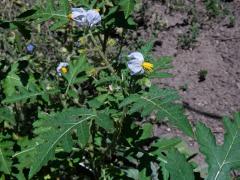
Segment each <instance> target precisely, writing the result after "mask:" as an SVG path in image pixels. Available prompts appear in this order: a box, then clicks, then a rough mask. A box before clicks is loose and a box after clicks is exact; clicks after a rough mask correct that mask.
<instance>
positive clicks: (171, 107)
mask: <svg viewBox="0 0 240 180" xmlns="http://www.w3.org/2000/svg"><path fill="white" fill-rule="evenodd" d="M178 99H179V96H178V94H177V92H176V91H175V90H172V89H160V88H158V87H157V86H151V87H150V89H149V91H148V92H141V93H139V94H132V95H130V96H129V97H127V98H125V99H124V100H123V102H122V103H121V104H120V108H121V107H124V106H130V107H129V110H128V113H129V114H133V113H135V112H139V113H141V115H142V116H144V117H145V116H149V115H151V113H152V112H155V113H156V115H157V119H158V120H163V119H165V118H167V119H168V120H169V121H170V122H171V123H172V124H173V125H175V126H177V127H178V128H179V129H181V130H182V131H183V132H184V133H186V134H187V135H189V136H193V132H192V127H191V125H190V123H189V121H188V120H187V118H186V116H185V115H184V113H183V108H182V106H181V105H180V104H177V103H176V102H175V101H176V100H178Z"/></svg>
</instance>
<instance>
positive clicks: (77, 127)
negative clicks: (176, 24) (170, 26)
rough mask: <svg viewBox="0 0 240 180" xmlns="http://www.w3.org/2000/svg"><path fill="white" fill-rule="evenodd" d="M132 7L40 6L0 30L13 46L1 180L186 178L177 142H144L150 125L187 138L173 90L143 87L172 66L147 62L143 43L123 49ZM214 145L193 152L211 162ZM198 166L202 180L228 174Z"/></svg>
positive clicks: (188, 169)
mask: <svg viewBox="0 0 240 180" xmlns="http://www.w3.org/2000/svg"><path fill="white" fill-rule="evenodd" d="M135 4H136V1H135V0H104V1H97V0H95V1H88V0H72V1H67V0H59V1H54V0H49V1H45V2H42V3H38V4H37V5H36V6H34V7H33V9H30V10H27V11H25V12H23V13H22V14H20V15H18V16H17V17H16V18H15V20H14V21H8V20H6V21H3V22H1V24H0V25H1V27H4V32H5V33H7V32H9V31H11V32H12V33H13V34H14V38H11V39H10V40H8V41H7V43H9V44H8V45H9V47H14V48H16V50H15V51H14V52H12V54H10V55H8V56H6V57H7V58H8V59H9V60H5V61H3V62H2V61H0V62H1V63H0V66H1V67H2V70H3V72H2V74H3V76H1V89H0V90H1V94H2V95H1V96H0V99H1V107H0V123H1V125H2V126H1V128H0V172H1V173H3V175H2V177H3V178H6V179H8V178H15V179H31V178H32V179H59V178H60V179H151V178H155V179H164V180H167V179H169V177H170V178H171V179H180V180H181V179H185V180H186V179H188V180H192V179H194V173H193V169H194V167H195V165H194V164H193V163H190V162H188V160H187V158H188V157H189V156H191V155H192V154H190V153H187V154H186V153H185V154H182V151H181V148H179V147H180V146H181V144H183V141H182V140H181V139H180V138H162V137H161V138H157V137H154V136H153V133H152V132H153V127H154V125H155V124H156V123H158V122H162V121H166V120H167V121H168V122H169V123H170V124H172V125H173V126H175V127H177V128H179V129H180V130H181V131H182V132H184V133H185V134H186V135H188V136H190V137H192V138H194V137H195V132H193V130H192V127H191V125H190V123H189V121H188V120H187V118H186V116H185V115H184V113H183V109H182V106H181V105H180V104H179V103H177V101H178V100H179V96H178V94H177V92H176V91H175V90H174V89H170V88H161V87H158V86H156V85H154V84H152V82H151V81H152V79H154V78H169V77H172V75H171V74H169V73H167V72H165V70H166V69H169V68H171V60H172V58H170V57H160V58H155V57H153V56H152V55H151V50H152V47H153V42H146V43H145V45H143V46H142V47H141V48H139V49H134V50H129V49H132V47H129V46H126V44H124V42H125V41H126V40H127V32H128V30H129V29H131V30H133V29H134V28H136V27H137V26H136V23H135V22H134V18H133V13H134V7H135ZM23 25H24V26H23ZM23 30H24V31H23ZM26 30H27V31H26ZM22 35H24V38H26V39H24V38H23V37H22ZM21 38H23V40H22V41H21ZM24 42H26V43H24ZM29 42H31V43H29ZM41 42H42V43H43V44H46V48H45V49H44V48H43V49H41V48H42V47H41V45H42V46H43V44H41ZM26 44H27V45H26ZM33 52H34V53H33ZM44 52H45V53H46V54H47V55H45V54H44ZM50 54H52V55H50ZM149 117H154V118H149ZM226 125H227V127H229V126H230V124H229V123H227V122H226ZM208 131H209V130H208V129H206V127H205V126H203V125H201V124H200V125H198V126H197V131H196V132H197V135H196V137H197V138H196V139H197V140H198V141H199V142H200V146H201V145H202V144H204V138H203V137H204V136H209V137H210V139H212V140H213V138H212V136H210V135H211V134H210V135H209V132H208ZM205 132H207V133H205ZM207 134H208V135H207ZM227 138H228V139H230V140H229V141H231V137H229V135H227ZM214 143H215V141H211V142H208V146H204V145H203V146H202V147H201V149H200V150H201V151H202V152H203V153H204V154H206V156H207V157H211V155H212V154H211V153H210V151H208V149H211V148H213V149H214V148H215V146H214V145H213V144H214ZM213 146H214V147H213ZM225 146H226V147H225ZM224 148H225V149H224V150H223V151H222V153H223V154H226V153H227V152H228V151H227V149H228V145H227V144H226V145H224ZM214 151H215V150H214ZM211 152H213V151H211ZM219 152H220V151H219ZM217 157H218V156H217ZM226 157H227V158H226V159H227V160H230V161H231V162H232V160H231V159H232V157H230V156H229V155H228V154H227V156H226ZM219 158H220V154H219ZM208 162H209V163H212V164H211V165H210V169H209V172H210V175H209V179H212V176H215V177H216V178H215V179H221V178H220V174H224V173H225V171H227V172H229V171H230V170H231V168H235V165H234V164H229V165H226V161H221V163H222V167H226V168H227V169H223V168H219V167H215V166H214V163H215V160H214V159H212V158H209V160H208ZM219 162H220V160H219ZM216 172H219V173H220V174H219V173H216ZM225 176H226V175H225ZM221 177H222V176H221ZM226 177H227V176H226Z"/></svg>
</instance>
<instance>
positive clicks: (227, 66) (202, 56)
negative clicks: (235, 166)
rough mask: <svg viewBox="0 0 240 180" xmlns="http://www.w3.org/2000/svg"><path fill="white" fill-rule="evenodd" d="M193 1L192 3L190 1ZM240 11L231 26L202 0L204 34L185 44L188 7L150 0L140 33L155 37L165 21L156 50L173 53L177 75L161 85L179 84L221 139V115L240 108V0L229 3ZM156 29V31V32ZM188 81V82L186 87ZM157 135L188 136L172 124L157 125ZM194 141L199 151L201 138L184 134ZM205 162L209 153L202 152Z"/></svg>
mask: <svg viewBox="0 0 240 180" xmlns="http://www.w3.org/2000/svg"><path fill="white" fill-rule="evenodd" d="M186 6H187V5H186ZM224 6H226V7H227V8H228V9H229V10H230V12H232V13H233V15H234V16H235V18H236V19H235V26H234V27H228V26H227V23H228V22H227V21H228V19H227V18H226V17H220V18H212V19H209V18H208V17H207V16H206V10H205V8H204V4H203V3H202V1H200V0H199V1H197V3H196V9H197V17H198V20H199V23H200V34H199V36H198V38H197V42H196V43H195V45H194V47H193V48H190V49H188V50H184V49H182V48H179V45H178V37H179V35H181V34H183V33H185V32H186V30H187V29H188V28H189V24H188V23H186V21H187V20H188V19H189V18H191V17H189V14H188V13H186V11H175V12H170V11H169V8H168V7H166V6H165V5H163V4H162V3H161V2H159V1H156V2H150V1H146V2H145V4H144V9H145V12H144V15H143V16H142V17H143V19H142V21H143V22H142V24H143V26H140V27H139V28H140V30H139V33H138V35H140V36H141V37H142V38H143V39H146V40H147V39H149V38H150V37H151V35H152V34H153V33H154V31H156V29H155V30H154V27H153V25H152V24H154V22H155V24H156V20H157V21H160V22H164V23H165V24H166V26H165V28H162V29H161V30H160V31H158V32H157V38H156V39H155V40H156V41H157V43H156V44H155V47H154V54H155V55H156V56H173V57H174V61H173V66H174V68H173V69H172V70H170V72H171V73H172V74H174V75H175V77H174V78H170V79H166V80H156V82H155V83H157V84H158V85H159V86H170V87H174V88H176V89H178V90H179V93H180V94H181V96H182V102H183V104H184V105H185V109H186V114H187V116H188V119H189V120H190V121H191V122H192V124H193V125H194V124H196V123H197V121H202V122H204V123H205V124H206V125H207V126H208V127H210V128H211V129H212V131H213V132H214V134H215V135H216V138H217V143H220V144H221V143H223V133H224V129H223V125H222V123H221V119H222V117H224V116H230V115H232V113H234V112H236V111H239V110H240V1H239V0H234V1H232V2H226V3H225V4H224ZM155 33H156V32H155ZM201 70H206V71H207V72H208V73H207V76H206V79H205V80H204V81H202V82H199V75H198V73H199V71H201ZM184 86H185V88H183V87H184ZM155 135H157V136H174V135H180V136H182V137H184V135H182V134H181V133H180V132H179V131H178V130H176V129H174V128H170V127H168V126H162V125H161V127H156V129H155ZM184 138H185V139H186V140H187V142H188V144H189V146H190V147H192V148H193V150H194V151H197V149H198V148H197V144H196V143H195V142H194V141H193V140H191V139H189V138H186V137H184ZM196 159H198V162H199V163H200V164H201V165H203V166H204V163H203V158H202V157H201V156H199V157H196Z"/></svg>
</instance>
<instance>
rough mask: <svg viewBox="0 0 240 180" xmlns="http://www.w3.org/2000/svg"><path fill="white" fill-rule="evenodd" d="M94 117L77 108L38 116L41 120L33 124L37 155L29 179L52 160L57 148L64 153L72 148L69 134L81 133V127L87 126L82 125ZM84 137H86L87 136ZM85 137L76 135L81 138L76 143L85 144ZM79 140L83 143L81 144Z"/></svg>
mask: <svg viewBox="0 0 240 180" xmlns="http://www.w3.org/2000/svg"><path fill="white" fill-rule="evenodd" d="M94 117H95V114H94V113H91V111H90V110H87V109H78V108H69V109H65V110H63V111H62V112H58V113H53V114H44V115H43V114H42V115H40V118H42V119H40V120H38V121H36V122H35V123H34V126H35V127H36V128H35V129H36V131H35V133H38V139H39V142H38V143H39V145H38V146H37V147H36V152H37V153H36V154H35V157H34V162H33V163H32V166H31V168H30V172H29V178H32V177H33V175H34V174H36V173H37V172H38V171H39V170H40V169H41V167H42V166H44V165H46V164H47V162H48V161H49V160H51V159H53V158H54V156H55V149H56V147H57V146H59V145H61V146H62V147H63V149H64V150H65V151H69V150H70V148H71V147H72V146H73V143H72V142H70V141H71V139H72V137H71V134H72V133H73V132H74V130H77V131H78V132H79V131H80V132H81V133H82V131H81V128H82V127H83V126H85V127H84V128H86V125H87V124H84V123H85V122H88V121H90V120H91V119H93V118H94ZM44 127H45V128H44ZM38 129H40V130H38ZM88 129H89V127H88ZM85 136H86V137H87V135H85ZM86 137H84V138H83V136H82V135H80V136H79V133H78V138H81V139H78V141H79V142H80V144H81V145H83V144H86V141H87V140H86ZM81 140H83V141H82V142H81Z"/></svg>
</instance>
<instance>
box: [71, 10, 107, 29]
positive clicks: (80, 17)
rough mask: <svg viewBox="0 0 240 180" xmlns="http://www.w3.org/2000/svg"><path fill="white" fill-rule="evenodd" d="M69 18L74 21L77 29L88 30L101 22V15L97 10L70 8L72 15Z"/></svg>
mask: <svg viewBox="0 0 240 180" xmlns="http://www.w3.org/2000/svg"><path fill="white" fill-rule="evenodd" d="M69 18H70V19H72V20H74V21H75V22H76V23H77V25H78V26H79V27H82V28H86V27H87V28H88V27H90V28H91V27H93V26H95V25H97V24H98V23H99V22H101V19H102V18H101V15H100V14H99V12H98V10H88V11H86V10H85V9H83V8H72V13H71V14H70V15H69Z"/></svg>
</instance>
